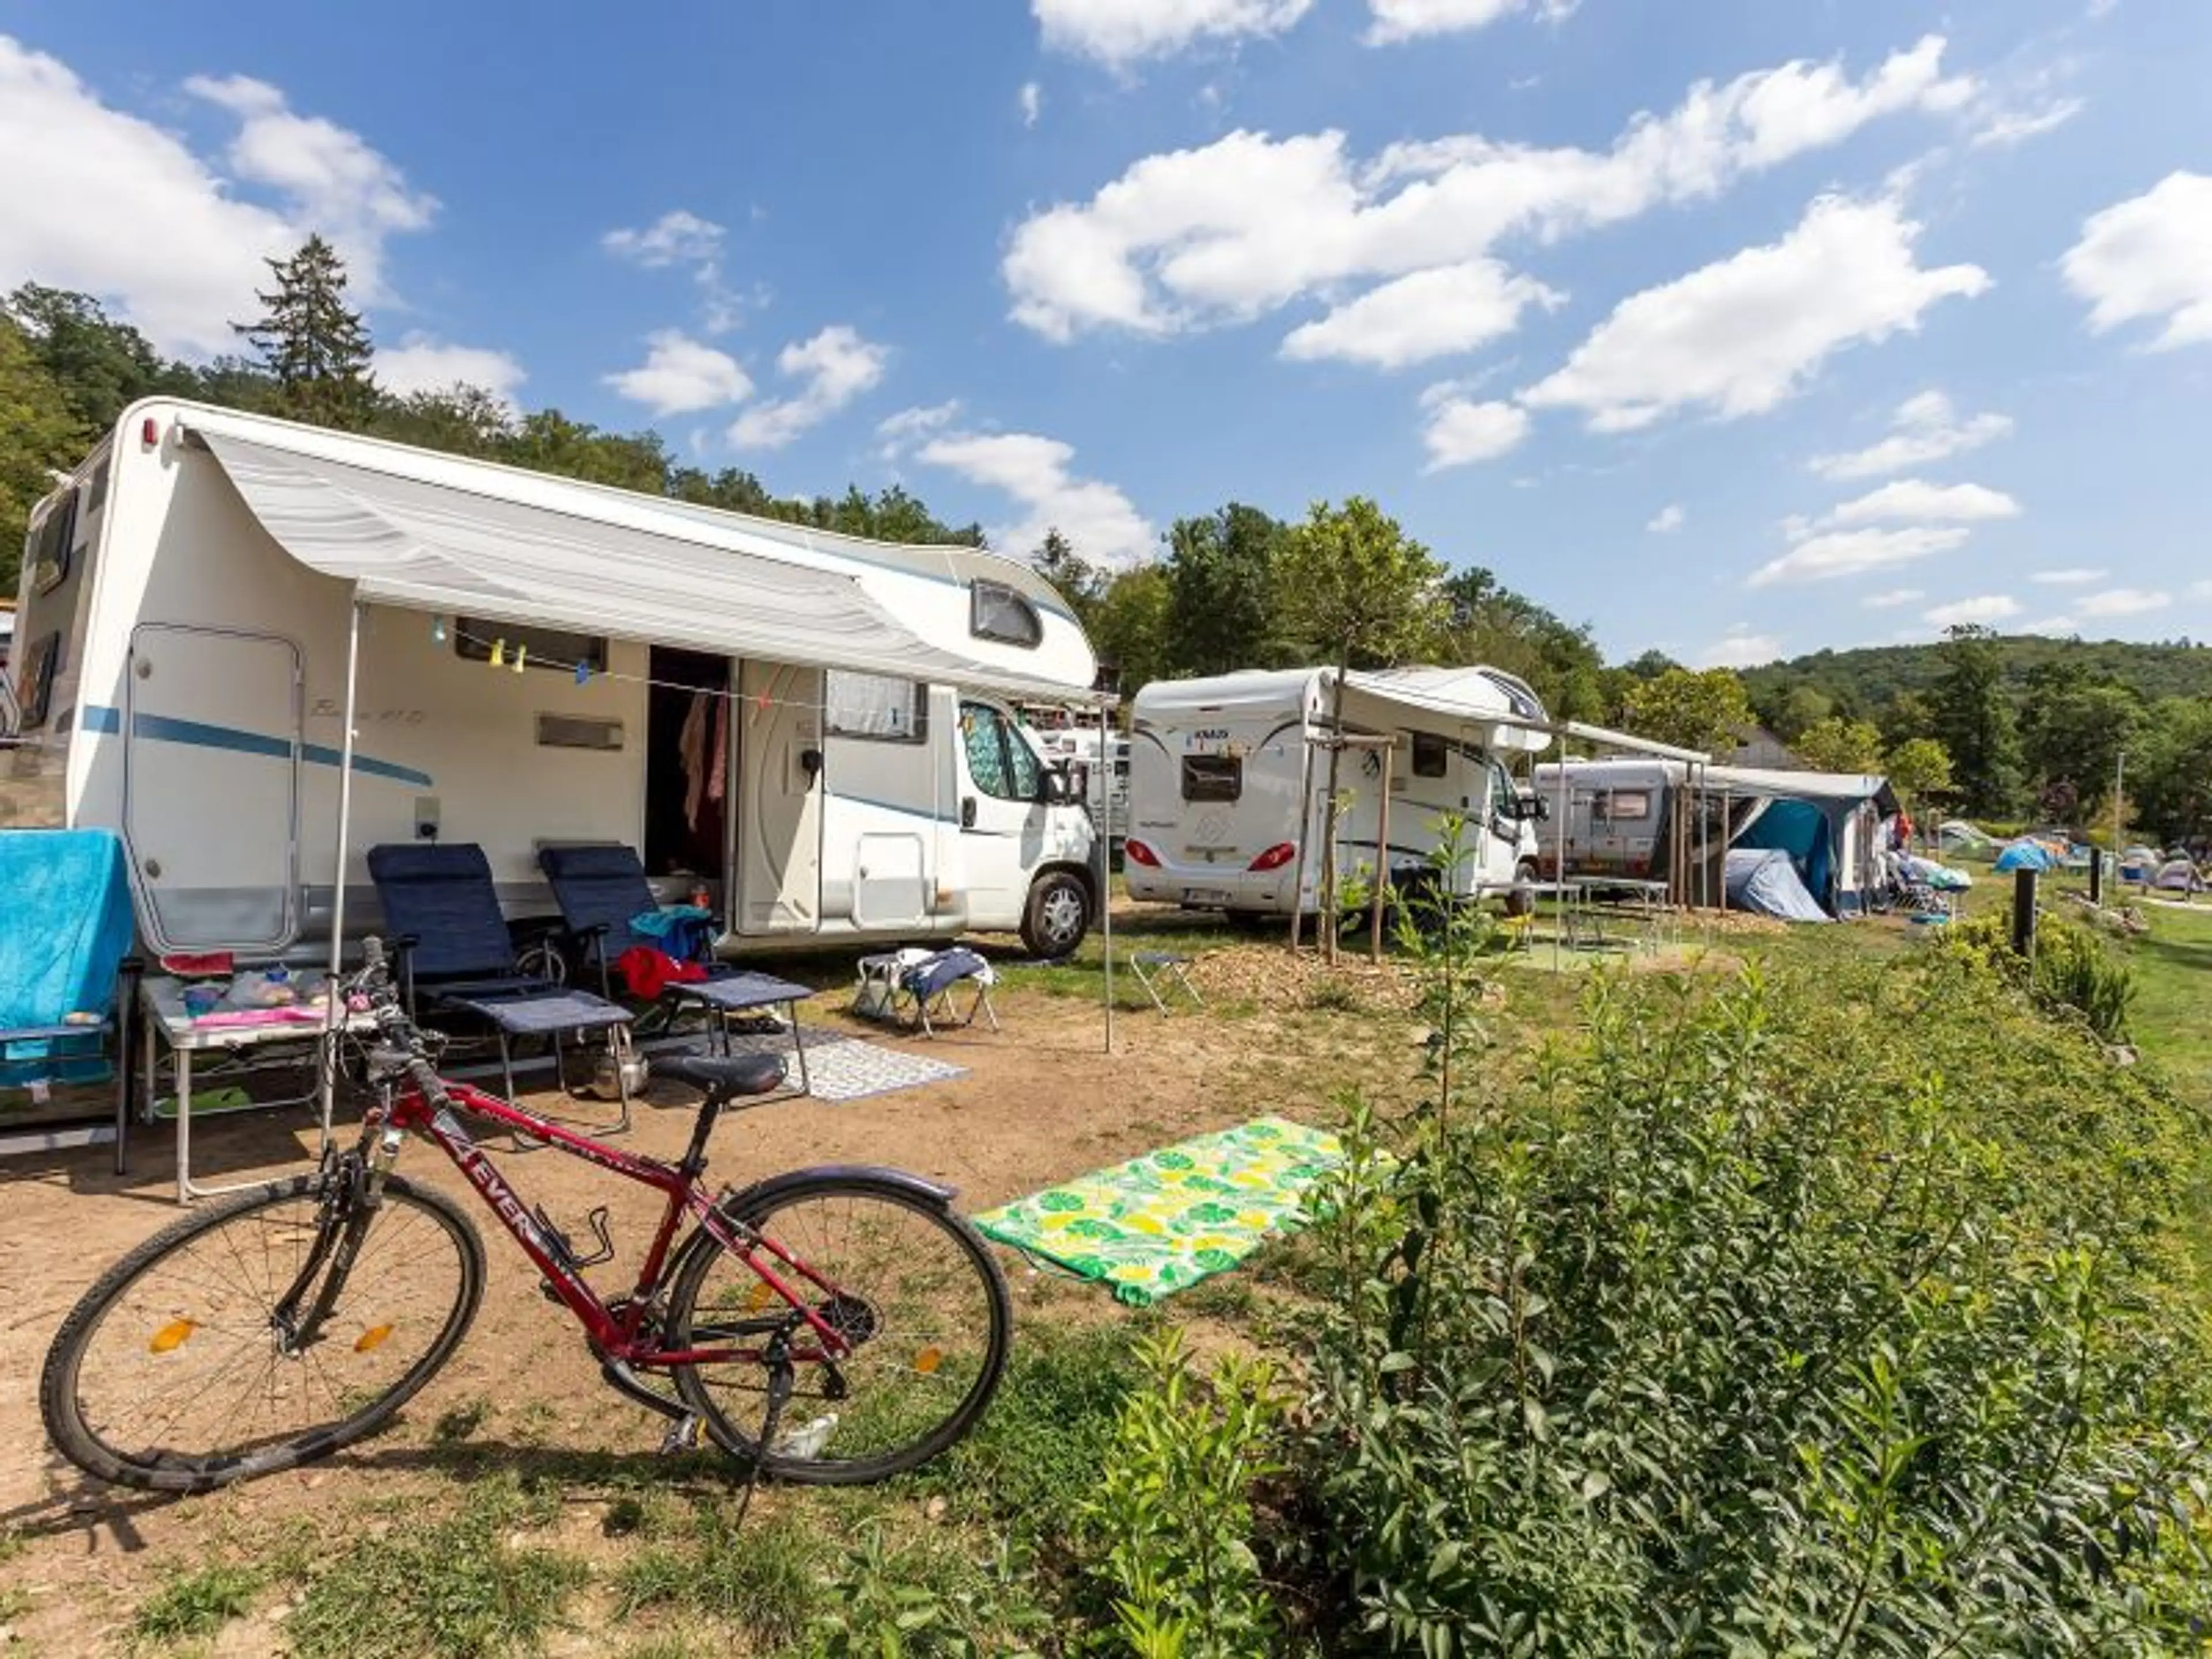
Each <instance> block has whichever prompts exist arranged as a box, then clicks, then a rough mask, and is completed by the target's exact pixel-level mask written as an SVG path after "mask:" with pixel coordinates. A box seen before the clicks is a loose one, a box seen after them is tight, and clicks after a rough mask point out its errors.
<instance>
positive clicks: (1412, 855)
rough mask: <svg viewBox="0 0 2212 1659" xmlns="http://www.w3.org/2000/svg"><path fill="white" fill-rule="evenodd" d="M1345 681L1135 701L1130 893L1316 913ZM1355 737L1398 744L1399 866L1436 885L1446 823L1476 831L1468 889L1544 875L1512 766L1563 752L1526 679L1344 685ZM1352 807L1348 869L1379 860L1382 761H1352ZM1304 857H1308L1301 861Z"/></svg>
mask: <svg viewBox="0 0 2212 1659" xmlns="http://www.w3.org/2000/svg"><path fill="white" fill-rule="evenodd" d="M1335 679H1336V671H1335V670H1334V669H1328V668H1301V669H1291V670H1285V671H1252V672H1248V673H1238V674H1224V675H1218V676H1216V677H1214V678H1208V679H1195V680H1156V681H1154V682H1153V683H1152V684H1150V685H1147V686H1146V687H1145V688H1144V690H1141V691H1139V693H1138V694H1137V697H1136V703H1135V707H1134V710H1133V715H1134V732H1133V738H1132V741H1131V745H1130V748H1131V753H1130V767H1129V817H1130V824H1129V836H1128V840H1127V843H1126V845H1125V847H1124V848H1123V855H1124V856H1123V870H1124V872H1125V873H1126V875H1127V880H1128V885H1129V895H1130V896H1131V897H1133V898H1139V899H1152V900H1157V901H1161V902H1167V903H1170V904H1180V905H1183V906H1185V907H1186V908H1193V909H1216V910H1225V911H1228V912H1230V913H1231V915H1290V914H1291V912H1292V911H1293V909H1301V910H1304V911H1305V912H1308V913H1311V912H1313V911H1314V910H1316V908H1318V904H1319V895H1320V888H1321V879H1322V868H1321V866H1322V860H1321V856H1320V836H1321V835H1322V821H1323V805H1322V797H1323V795H1324V793H1326V790H1327V786H1328V751H1327V750H1326V749H1325V748H1324V747H1322V744H1324V743H1325V742H1326V741H1327V738H1328V731H1329V725H1330V720H1331V714H1332V703H1333V699H1334V693H1335ZM1344 719H1345V729H1346V733H1347V734H1364V735H1368V736H1377V737H1380V736H1388V737H1389V738H1392V739H1393V740H1394V742H1393V746H1392V748H1391V751H1390V752H1391V765H1390V792H1389V795H1390V828H1389V851H1388V859H1389V868H1390V870H1391V872H1392V876H1393V878H1394V879H1400V878H1425V875H1426V872H1428V870H1429V868H1430V859H1431V854H1432V853H1433V852H1434V851H1435V850H1436V848H1437V844H1438V842H1439V839H1440V836H1441V835H1442V832H1443V824H1444V823H1445V821H1446V820H1447V819H1448V818H1456V819H1458V820H1460V821H1462V823H1464V825H1465V829H1464V832H1463V834H1462V841H1461V851H1462V858H1461V862H1460V865H1459V867H1458V868H1457V869H1456V870H1455V872H1453V877H1452V879H1453V884H1454V887H1455V890H1457V891H1459V892H1461V893H1469V892H1474V891H1476V890H1480V889H1483V888H1499V887H1504V886H1508V885H1510V884H1512V883H1513V882H1514V881H1515V880H1516V878H1522V877H1525V876H1527V875H1529V874H1531V873H1533V872H1534V866H1535V860H1536V839H1535V835H1534V825H1533V823H1532V822H1531V820H1532V818H1533V817H1534V812H1533V811H1532V809H1531V808H1530V807H1529V806H1528V805H1527V804H1526V803H1525V802H1524V800H1523V798H1522V795H1521V793H1520V792H1519V790H1518V787H1516V784H1515V782H1514V781H1513V776H1512V774H1511V772H1510V770H1509V763H1510V762H1511V761H1512V760H1513V759H1514V758H1515V757H1517V756H1521V755H1526V754H1532V753H1534V752H1535V751H1536V750H1540V749H1541V748H1543V747H1544V746H1545V745H1546V744H1548V743H1550V742H1551V740H1552V739H1551V738H1550V736H1549V734H1548V732H1547V730H1546V729H1545V727H1546V717H1545V714H1544V709H1543V707H1542V705H1541V703H1539V702H1537V700H1536V696H1535V694H1534V692H1533V691H1531V690H1529V689H1528V686H1527V685H1525V684H1522V682H1521V681H1520V680H1517V679H1516V678H1513V676H1511V675H1510V674H1506V673H1504V672H1501V671H1498V670H1497V669H1492V668H1480V667H1477V668H1401V669H1391V670H1387V671H1375V672H1364V671H1355V672H1353V673H1352V674H1351V675H1350V676H1348V677H1347V678H1346V681H1345V686H1344ZM1382 775H1383V757H1382V754H1381V752H1380V751H1379V750H1377V749H1375V748H1372V747H1369V748H1364V749H1352V750H1346V753H1345V755H1344V757H1343V759H1342V762H1341V763H1340V777H1339V786H1338V787H1339V789H1340V793H1344V794H1346V795H1347V796H1348V797H1349V801H1348V805H1347V807H1346V811H1345V813H1344V815H1343V817H1342V818H1341V819H1340V821H1339V823H1338V828H1337V859H1338V867H1339V869H1340V871H1342V872H1346V873H1347V874H1350V873H1353V872H1359V871H1361V870H1363V869H1364V870H1365V871H1367V872H1373V870H1374V869H1375V867H1376V844H1377V842H1378V840H1379V839H1380V836H1381V833H1382V812H1381V810H1380V803H1381V799H1382V789H1381V783H1382ZM1301 852H1304V854H1306V856H1305V857H1304V859H1303V860H1302V859H1301V858H1300V854H1301Z"/></svg>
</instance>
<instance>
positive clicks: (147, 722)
mask: <svg viewBox="0 0 2212 1659" xmlns="http://www.w3.org/2000/svg"><path fill="white" fill-rule="evenodd" d="M14 643H15V649H14V651H13V653H12V657H13V660H12V662H11V665H10V667H9V671H8V675H7V677H6V678H7V682H8V684H7V686H6V690H8V692H9V696H5V697H0V722H5V723H6V725H7V730H6V732H5V734H4V740H0V828H9V827H20V826H27V825H28V826H73V827H86V826H100V827H106V828H111V829H115V830H116V831H118V833H119V834H120V835H121V836H122V838H123V840H124V842H125V847H126V848H127V851H128V855H129V856H128V862H129V865H130V868H131V880H132V885H133V893H134V898H135V901H136V904H137V915H138V919H139V926H140V931H141V933H142V934H143V938H144V941H145V943H146V944H147V945H148V946H149V947H150V948H152V949H154V950H156V951H178V950H201V949H213V948H228V949H233V950H237V951H247V952H266V953H282V952H285V951H289V950H291V949H292V948H293V947H295V945H298V946H301V948H303V949H304V948H305V947H307V945H311V944H313V942H314V941H315V940H316V939H318V938H319V937H322V938H326V937H327V929H328V927H329V922H330V911H331V904H332V900H333V895H334V891H335V890H336V887H337V882H338V880H339V872H338V871H337V868H336V858H337V842H336V826H337V818H338V805H339V793H340V792H339V769H340V765H341V762H342V751H343V737H344V733H343V732H342V730H341V726H342V716H343V710H344V709H345V708H347V707H348V706H349V698H352V699H353V702H352V704H351V706H352V707H354V708H355V709H356V716H355V720H354V725H353V736H354V744H355V749H354V756H355V758H354V763H353V768H352V780H353V783H352V790H351V829H350V832H349V854H348V857H347V860H346V869H345V872H344V876H343V879H344V882H345V884H346V905H347V912H346V914H347V920H348V924H349V931H358V930H359V929H361V928H362V927H368V926H370V925H373V924H374V921H376V917H377V911H376V906H375V903H374V890H373V889H372V888H371V887H370V885H369V884H368V872H367V866H366V864H365V861H364V855H365V853H366V850H367V849H368V848H370V847H372V846H374V845H376V844H378V843H380V842H402V841H411V840H439V839H442V840H446V841H452V842H477V843H478V844H480V845H482V846H483V848H484V850H485V852H486V853H487V854H488V855H489V859H490V860H491V865H492V869H493V872H494V875H495V879H496V881H497V883H498V885H499V889H500V895H501V902H502V903H503V904H504V905H505V906H506V907H507V909H508V912H509V914H510V915H513V916H516V917H522V916H528V915H544V914H550V911H551V909H552V906H551V904H550V895H549V894H548V892H547V890H546V889H545V886H544V882H543V880H542V878H541V877H540V874H539V871H538V861H537V854H538V850H539V849H540V848H543V847H544V846H545V845H547V844H549V843H555V842H626V843H628V844H629V845H631V846H634V847H635V848H638V849H639V850H640V852H641V854H642V855H643V857H644V859H645V860H646V865H647V870H648V872H650V873H651V874H652V875H653V878H655V881H656V885H657V886H659V888H661V889H662V890H664V891H665V893H667V894H668V896H673V897H681V896H685V895H687V894H689V893H690V892H691V891H692V890H695V888H696V886H698V885H702V884H703V885H706V886H707V887H708V890H709V891H710V893H712V894H713V895H714V899H715V902H717V903H718V904H719V905H720V908H721V911H722V914H723V916H724V918H725V920H726V925H727V930H728V931H727V934H726V938H725V939H724V941H723V948H724V949H725V951H727V952H728V953H730V954H744V953H748V952H757V951H773V950H777V949H783V948H790V947H794V946H806V945H820V944H823V943H828V942H833V941H841V940H848V939H849V940H855V941H859V940H893V939H914V938H926V937H930V936H936V935H946V934H953V933H963V932H967V931H970V930H979V929H989V930H998V929H1007V930H1012V929H1016V928H1018V929H1020V930H1021V931H1022V932H1023V933H1024V936H1025V938H1026V939H1028V941H1029V943H1030V947H1031V948H1032V949H1034V950H1036V951H1040V952H1042V953H1046V954H1053V955H1057V954H1060V953H1062V952H1064V951H1066V950H1069V949H1071V948H1073V945H1075V943H1076V942H1077V941H1079V939H1081V938H1082V936H1083V934H1084V933H1085V930H1086V928H1087V927H1088V926H1089V924H1090V921H1091V917H1092V916H1093V915H1096V914H1097V873H1096V871H1095V868H1094V844H1093V836H1092V831H1091V822H1090V818H1089V817H1088V815H1087V814H1086V812H1085V810H1084V808H1083V806H1082V805H1081V803H1080V802H1079V801H1078V800H1076V799H1070V798H1069V794H1068V791H1067V787H1066V779H1065V777H1064V775H1062V774H1061V773H1060V772H1059V771H1057V770H1056V769H1054V767H1052V766H1051V765H1049V764H1048V763H1047V762H1046V761H1045V759H1044V757H1042V755H1041V754H1040V753H1039V752H1038V750H1037V749H1036V746H1035V745H1034V744H1032V742H1031V741H1030V738H1028V737H1027V736H1025V735H1024V732H1023V730H1022V728H1021V727H1020V726H1019V725H1018V722H1017V720H1016V719H1015V717H1014V714H1013V704H1014V702H1015V700H1016V699H1025V700H1040V699H1049V698H1054V697H1058V698H1060V699H1062V700H1065V701H1070V702H1075V701H1090V699H1089V697H1088V693H1089V689H1090V687H1091V684H1092V680H1093V678H1094V675H1095V673H1096V665H1095V663H1094V660H1093V658H1092V655H1091V647H1090V644H1089V641H1087V640H1086V639H1085V636H1084V633H1083V629H1082V628H1081V627H1080V626H1079V624H1078V623H1077V622H1076V620H1075V618H1074V617H1073V615H1071V614H1070V613H1069V611H1067V609H1066V605H1064V603H1063V602H1062V601H1060V599H1059V598H1058V597H1057V596H1056V595H1055V594H1054V592H1053V590H1052V588H1051V587H1050V586H1048V584H1047V583H1046V582H1045V581H1044V580H1042V578H1041V577H1039V576H1037V575H1036V574H1034V573H1033V572H1031V571H1030V570H1029V569H1028V568H1026V567H1025V566H1024V565H1021V564H1018V563H1017V562H1013V561H1012V560H1008V559H1005V558H1001V557H999V556H994V555H992V554H989V553H987V552H981V551H979V550H975V549H971V548H956V547H905V546H892V545H888V544H880V543H872V542H866V541H861V540H858V539H855V538H849V537H843V536H837V535H832V534H829V533H826V532H820V531H816V530H811V529H808V528H806V527H805V526H795V525H788V524H782V523H778V522H775V521H771V520H760V519H753V518H749V517H745V516H743V515H740V514H736V513H724V512H718V511H714V510H710V509H707V508H702V507H692V506H690V505H687V504H684V503H681V502H676V501H665V500H662V499H659V498H656V497H653V496H648V495H639V494H636V493H634V492H629V491H624V490H618V489H609V488H605V487H602V486H598V485H593V484H588V483H577V482H574V481H573V480H569V479H565V478H557V477H547V476H544V475H541V474H537V473H532V472H526V471H519V470H517V469H513V468H510V467H505V466H500V465H492V464H490V463H488V462H483V461H477V460H470V459H462V458H459V457H454V456H450V455H444V454H439V453H432V452H430V451H427V450H421V449H416V448H412V447H407V446H404V445H398V444H392V443H386V442H382V441H377V440H374V439H368V438H362V437H358V436H353V435H346V434H342V433H335V432H327V431H322V430H319V429H316V428H307V427H302V426H297V425H294V424H292V423H290V422H283V421H276V420H271V419H268V418H265V417H261V416H248V415H242V414H238V413H235V412H233V411H229V410H217V409H212V408H204V407H200V406H197V405H193V404H183V403H178V402H173V401H167V400H157V401H152V402H148V403H143V404H138V405H137V406H135V407H133V408H132V409H131V410H129V411H128V412H127V413H126V414H125V416H123V417H122V419H121V421H120V422H118V426H117V428H116V430H115V431H114V433H113V434H112V435H110V437H109V438H108V440H107V441H106V442H105V443H103V444H102V445H101V446H100V448H99V449H98V450H97V451H96V452H95V453H94V454H93V456H92V457H91V458H90V459H88V460H87V461H86V462H85V464H84V465H82V467H80V468H78V469H77V471H76V474H75V475H74V477H72V478H71V480H70V483H69V484H68V485H67V486H65V487H64V488H63V489H59V490H58V491H56V492H55V493H54V494H53V495H50V496H49V497H47V498H46V501H44V502H42V503H41V504H40V507H38V508H37V510H36V511H35V513H33V518H32V520H31V528H30V536H29V542H28V547H27V556H26V558H25V561H24V571H23V579H22V587H21V602H20V606H19V609H18V611H17V615H16V630H15V641H14ZM349 649H350V650H355V651H357V666H356V668H355V670H354V672H353V678H352V684H350V685H349Z"/></svg>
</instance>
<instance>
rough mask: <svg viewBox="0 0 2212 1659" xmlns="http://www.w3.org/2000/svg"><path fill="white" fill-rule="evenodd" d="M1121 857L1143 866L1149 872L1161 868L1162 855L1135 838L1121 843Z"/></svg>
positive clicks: (1132, 837)
mask: <svg viewBox="0 0 2212 1659" xmlns="http://www.w3.org/2000/svg"><path fill="white" fill-rule="evenodd" d="M1121 856H1122V857H1123V858H1125V859H1127V860H1129V862H1130V863H1132V864H1141V865H1143V866H1145V868H1146V869H1147V870H1157V869H1158V868H1159V867H1160V855H1159V854H1158V853H1155V852H1154V851H1152V848H1149V847H1147V846H1146V845H1145V843H1144V842H1140V841H1139V840H1138V839H1137V838H1136V837H1135V836H1130V837H1129V839H1128V840H1127V841H1125V842H1122V843H1121Z"/></svg>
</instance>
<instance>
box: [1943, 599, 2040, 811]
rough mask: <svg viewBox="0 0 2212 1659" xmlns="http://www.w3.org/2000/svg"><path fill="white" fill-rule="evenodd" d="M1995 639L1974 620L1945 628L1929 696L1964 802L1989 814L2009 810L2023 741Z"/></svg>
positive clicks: (1968, 808) (2015, 794)
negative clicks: (2017, 735)
mask: <svg viewBox="0 0 2212 1659" xmlns="http://www.w3.org/2000/svg"><path fill="white" fill-rule="evenodd" d="M1942 659H1943V666H1942V671H1941V674H1940V676H1939V678H1937V680H1936V687H1935V690H1934V692H1933V694H1932V695H1931V696H1929V708H1930V709H1931V710H1932V711H1933V713H1934V714H1935V727H1934V730H1933V732H1931V733H1930V735H1931V736H1933V737H1935V738H1936V739H1937V740H1938V741H1939V742H1941V743H1942V745H1943V747H1944V749H1945V750H1947V751H1948V753H1949V755H1950V757H1951V773H1952V776H1953V778H1954V780H1955V781H1956V782H1957V785H1958V788H1959V793H1960V801H1961V805H1964V806H1965V808H1966V811H1969V812H1973V813H1979V814H1985V815H2001V814H2002V813H2004V812H2006V811H2008V810H2010V808H2011V807H2012V805H2013V804H2014V802H2015V800H2016V799H2017V798H2018V793H2019V783H2020V745H2019V743H2018V740H2017V739H2016V738H2015V734H2014V730H2013V713H2012V703H2011V701H2010V699H2008V697H2007V696H2006V695H2005V689H2004V668H2003V664H2002V660H2001V659H1999V656H1998V654H1997V650H1996V634H1995V633H1994V632H1992V631H1991V630H1990V629H1987V628H1983V627H1980V626H1978V625H1977V624H1973V623H1966V624H1963V625H1961V626H1959V627H1954V628H1950V629H1945V630H1944V634H1943V644H1942Z"/></svg>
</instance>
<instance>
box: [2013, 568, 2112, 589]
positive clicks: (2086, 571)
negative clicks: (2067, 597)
mask: <svg viewBox="0 0 2212 1659" xmlns="http://www.w3.org/2000/svg"><path fill="white" fill-rule="evenodd" d="M2111 574H2112V572H2111V571H2109V570H2104V569H2091V568H2088V567H2087V566H2084V565H2075V566H2072V567H2069V568H2067V569H2064V570H2039V571H2037V572H2036V573H2035V574H2033V575H2032V576H2030V577H2029V578H2028V580H2030V581H2032V582H2045V583H2047V584H2048V585H2050V586H2052V587H2081V586H2086V585H2087V584H2088V583H2090V582H2100V581H2102V580H2105V578H2106V577H2107V576H2109V575H2111Z"/></svg>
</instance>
